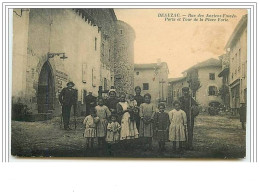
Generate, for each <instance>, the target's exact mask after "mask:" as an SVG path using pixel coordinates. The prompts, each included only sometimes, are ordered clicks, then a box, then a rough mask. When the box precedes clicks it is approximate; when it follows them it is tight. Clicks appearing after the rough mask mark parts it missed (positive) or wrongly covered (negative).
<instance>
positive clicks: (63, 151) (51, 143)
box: [11, 115, 246, 158]
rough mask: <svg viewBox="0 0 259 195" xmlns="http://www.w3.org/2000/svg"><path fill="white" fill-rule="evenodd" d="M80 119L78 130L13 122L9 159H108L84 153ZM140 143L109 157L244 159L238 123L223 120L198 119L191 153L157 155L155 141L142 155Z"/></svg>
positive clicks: (168, 151) (242, 133)
mask: <svg viewBox="0 0 259 195" xmlns="http://www.w3.org/2000/svg"><path fill="white" fill-rule="evenodd" d="M82 120H83V118H78V119H77V129H76V130H70V131H65V130H62V129H60V118H54V119H52V120H49V121H44V122H18V121H12V140H11V142H12V147H11V148H12V155H14V156H25V157H31V156H36V157H48V156H52V157H86V156H88V157H111V156H110V154H108V153H107V151H106V150H102V149H97V148H95V149H93V150H91V151H88V150H86V145H85V139H84V138H83V132H84V129H83V124H82ZM139 143H140V141H139V140H135V141H134V142H132V143H130V145H128V144H126V146H127V145H128V147H127V149H125V148H123V147H122V146H124V144H123V145H117V146H115V147H114V150H113V154H112V157H128V158H133V157H139V158H140V157H143V158H154V157H155V158H156V157H157V158H161V157H162V158H243V157H245V148H246V147H245V131H244V130H242V129H241V125H240V122H239V120H238V119H230V118H226V117H223V116H207V115H200V116H198V117H197V118H196V123H195V128H194V147H195V148H194V150H193V151H183V152H181V153H179V152H177V151H176V152H172V144H171V143H166V151H165V152H164V153H159V152H158V146H157V143H156V142H155V141H154V142H153V145H154V149H153V151H145V149H144V148H143V147H144V146H143V144H142V145H141V144H139Z"/></svg>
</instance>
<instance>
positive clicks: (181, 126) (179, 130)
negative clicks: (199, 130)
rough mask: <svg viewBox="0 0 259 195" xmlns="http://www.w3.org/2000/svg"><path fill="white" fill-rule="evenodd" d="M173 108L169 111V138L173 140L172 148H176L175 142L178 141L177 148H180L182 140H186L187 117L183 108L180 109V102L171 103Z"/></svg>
mask: <svg viewBox="0 0 259 195" xmlns="http://www.w3.org/2000/svg"><path fill="white" fill-rule="evenodd" d="M173 106H174V109H173V110H172V111H170V112H169V118H170V122H171V125H170V128H169V140H170V141H172V142H173V149H174V150H176V143H177V142H178V143H179V149H180V150H182V145H183V142H185V141H186V128H187V118H186V114H185V112H184V111H183V110H181V109H180V102H179V101H175V102H174V103H173Z"/></svg>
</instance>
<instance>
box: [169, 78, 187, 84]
mask: <svg viewBox="0 0 259 195" xmlns="http://www.w3.org/2000/svg"><path fill="white" fill-rule="evenodd" d="M169 79H170V78H169ZM175 79H177V78H175ZM184 79H187V77H180V78H178V79H177V80H174V81H168V83H176V82H179V81H182V80H184Z"/></svg>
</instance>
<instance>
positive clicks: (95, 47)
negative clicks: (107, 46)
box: [94, 37, 97, 51]
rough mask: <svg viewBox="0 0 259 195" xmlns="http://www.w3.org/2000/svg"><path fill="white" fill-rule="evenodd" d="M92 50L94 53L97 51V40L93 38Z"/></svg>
mask: <svg viewBox="0 0 259 195" xmlns="http://www.w3.org/2000/svg"><path fill="white" fill-rule="evenodd" d="M94 49H95V51H96V50H97V38H96V37H95V38H94Z"/></svg>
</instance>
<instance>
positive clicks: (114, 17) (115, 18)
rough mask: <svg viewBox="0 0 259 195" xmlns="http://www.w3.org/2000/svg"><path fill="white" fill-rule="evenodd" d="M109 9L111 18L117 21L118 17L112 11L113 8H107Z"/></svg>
mask: <svg viewBox="0 0 259 195" xmlns="http://www.w3.org/2000/svg"><path fill="white" fill-rule="evenodd" d="M109 11H110V13H111V15H112V18H113V20H114V21H117V20H118V19H117V16H116V14H115V12H114V9H113V8H109Z"/></svg>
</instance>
